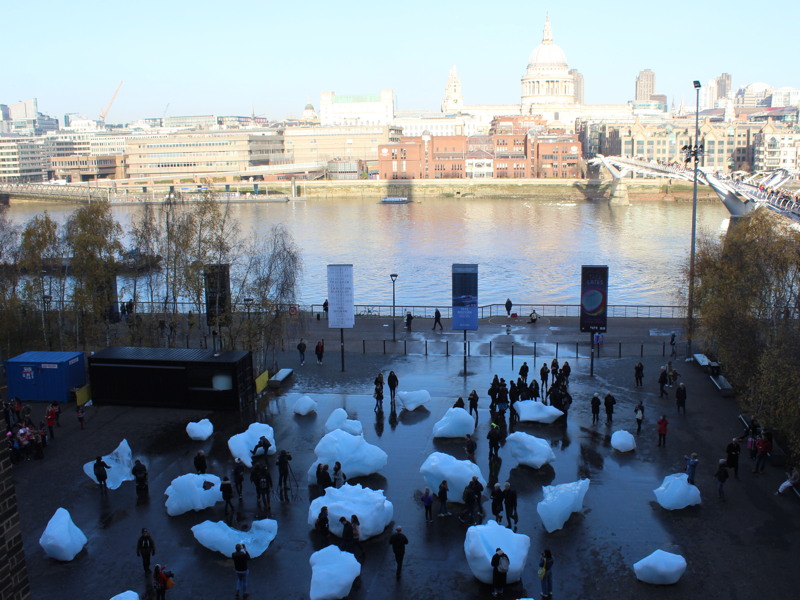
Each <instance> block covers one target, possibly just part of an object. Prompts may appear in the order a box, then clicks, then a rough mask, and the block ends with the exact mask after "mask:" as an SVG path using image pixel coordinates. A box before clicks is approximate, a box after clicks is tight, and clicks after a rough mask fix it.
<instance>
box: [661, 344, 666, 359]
mask: <svg viewBox="0 0 800 600" xmlns="http://www.w3.org/2000/svg"><path fill="white" fill-rule="evenodd" d="M666 355H667V342H661V356H666Z"/></svg>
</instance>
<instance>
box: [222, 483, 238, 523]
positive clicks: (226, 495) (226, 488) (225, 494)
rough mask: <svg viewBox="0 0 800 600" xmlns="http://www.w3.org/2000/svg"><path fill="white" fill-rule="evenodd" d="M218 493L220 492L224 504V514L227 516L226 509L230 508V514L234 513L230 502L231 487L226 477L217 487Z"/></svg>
mask: <svg viewBox="0 0 800 600" xmlns="http://www.w3.org/2000/svg"><path fill="white" fill-rule="evenodd" d="M219 491H220V492H222V501H223V502H224V503H225V514H226V515H227V514H228V507H229V506H230V507H231V512H232V513H235V512H236V510H235V509H234V508H233V503H232V502H231V500H232V499H233V486H232V485H231V480H230V479H228V476H227V475H226V476H225V477H223V478H222V483H221V484H220V485H219Z"/></svg>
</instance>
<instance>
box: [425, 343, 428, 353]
mask: <svg viewBox="0 0 800 600" xmlns="http://www.w3.org/2000/svg"><path fill="white" fill-rule="evenodd" d="M425 356H428V340H425Z"/></svg>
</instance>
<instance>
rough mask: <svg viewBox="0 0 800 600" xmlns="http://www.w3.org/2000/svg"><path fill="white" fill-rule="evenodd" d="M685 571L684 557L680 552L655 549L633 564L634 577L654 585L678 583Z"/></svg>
mask: <svg viewBox="0 0 800 600" xmlns="http://www.w3.org/2000/svg"><path fill="white" fill-rule="evenodd" d="M684 571H686V559H685V558H683V557H682V556H681V555H680V554H672V553H671V552H665V551H664V550H656V551H655V552H653V553H652V554H650V555H649V556H645V557H644V558H643V559H642V560H640V561H639V562H637V563H635V564H634V565H633V572H634V573H636V579H638V580H639V581H644V582H645V583H652V584H654V585H672V584H673V583H678V580H680V578H681V576H682V575H683V573H684Z"/></svg>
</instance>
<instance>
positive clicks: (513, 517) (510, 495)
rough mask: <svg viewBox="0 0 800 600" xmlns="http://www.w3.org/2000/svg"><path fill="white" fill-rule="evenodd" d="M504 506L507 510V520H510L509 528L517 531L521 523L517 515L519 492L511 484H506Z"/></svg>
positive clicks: (504, 487)
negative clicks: (518, 524)
mask: <svg viewBox="0 0 800 600" xmlns="http://www.w3.org/2000/svg"><path fill="white" fill-rule="evenodd" d="M503 504H504V505H505V509H506V519H508V528H509V529H513V530H514V531H516V530H517V523H519V515H518V514H517V490H515V489H514V488H512V487H511V484H510V483H508V482H506V484H505V485H504V486H503Z"/></svg>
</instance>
